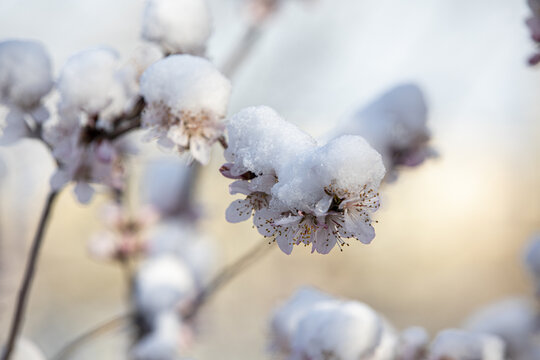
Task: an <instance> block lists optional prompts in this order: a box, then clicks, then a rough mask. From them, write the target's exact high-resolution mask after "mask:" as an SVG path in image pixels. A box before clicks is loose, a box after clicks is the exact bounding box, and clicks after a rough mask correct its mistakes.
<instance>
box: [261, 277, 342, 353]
mask: <svg viewBox="0 0 540 360" xmlns="http://www.w3.org/2000/svg"><path fill="white" fill-rule="evenodd" d="M329 300H332V297H331V296H330V295H328V294H325V293H323V292H321V291H319V290H316V289H313V288H309V287H302V288H300V289H298V290H297V291H296V292H295V293H294V295H293V296H292V297H291V298H290V299H289V300H288V301H287V302H286V303H284V304H283V305H282V306H281V307H279V308H277V309H276V310H275V311H274V315H273V316H272V320H271V324H270V325H271V329H272V348H273V349H274V350H277V351H282V352H286V353H288V352H290V351H291V345H292V344H291V340H292V337H293V335H294V334H295V333H296V332H297V330H298V323H299V322H300V320H301V319H302V318H303V317H304V315H305V314H306V313H307V312H308V311H309V310H310V309H311V308H312V307H313V306H315V304H317V303H320V302H325V301H329Z"/></svg>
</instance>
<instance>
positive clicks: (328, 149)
mask: <svg viewBox="0 0 540 360" xmlns="http://www.w3.org/2000/svg"><path fill="white" fill-rule="evenodd" d="M227 131H228V134H229V147H228V148H227V149H226V151H225V158H226V160H227V161H229V163H227V164H225V165H224V166H223V167H222V169H221V172H222V174H223V175H224V176H226V177H229V178H233V179H238V180H237V181H235V182H234V183H232V184H231V186H230V192H231V193H232V194H236V193H240V194H243V195H246V197H245V198H244V199H240V200H236V201H234V202H233V203H232V204H231V205H230V206H229V208H228V209H227V212H226V216H227V220H228V221H230V222H239V221H244V220H247V219H248V218H249V217H250V216H251V215H252V214H253V221H254V224H255V225H256V227H257V228H258V230H259V232H260V233H261V234H262V235H263V236H265V237H269V238H272V239H274V240H275V241H276V242H277V243H278V246H279V247H280V249H281V250H282V251H283V252H285V253H287V254H290V253H291V252H292V250H293V247H294V246H295V245H300V244H304V245H305V246H307V245H312V252H314V251H317V252H318V253H321V254H326V253H328V252H330V250H332V248H333V247H334V246H335V245H336V244H337V245H338V246H339V247H341V246H342V245H345V244H347V243H346V241H345V240H344V239H347V238H356V239H357V240H360V241H361V242H363V243H369V242H370V241H371V240H372V239H373V238H374V236H375V233H374V230H373V227H372V226H371V222H372V219H371V214H372V213H373V212H374V211H376V210H377V209H378V207H379V200H378V195H379V194H378V192H377V189H378V187H379V185H380V182H381V180H382V178H383V177H384V172H385V170H384V166H383V164H382V160H381V156H380V155H379V154H378V153H377V152H376V151H375V150H373V148H371V147H370V146H369V144H368V143H367V142H366V141H365V140H364V139H362V138H361V137H359V136H342V137H339V138H337V139H334V140H332V141H331V142H329V143H328V144H326V145H324V146H317V143H316V141H315V140H314V139H313V138H311V137H310V136H309V135H307V134H305V133H304V132H302V131H301V130H299V129H298V128H296V127H295V126H294V125H292V124H289V123H287V122H286V121H285V120H283V119H282V118H281V117H279V115H277V113H275V111H273V110H272V109H270V108H267V107H255V108H248V109H245V110H243V111H241V112H240V113H238V114H236V115H235V116H233V117H232V118H231V120H230V121H229V122H228V125H227Z"/></svg>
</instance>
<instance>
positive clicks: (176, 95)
mask: <svg viewBox="0 0 540 360" xmlns="http://www.w3.org/2000/svg"><path fill="white" fill-rule="evenodd" d="M230 92H231V84H230V82H229V80H228V79H227V78H225V77H224V76H223V75H222V74H221V73H220V72H219V71H218V70H217V69H216V68H215V67H214V65H212V64H211V63H210V62H209V61H208V60H206V59H203V58H200V57H196V56H191V55H173V56H169V57H167V58H165V59H163V60H160V61H158V62H156V63H154V64H153V65H151V66H150V67H149V68H148V69H147V70H146V71H145V72H144V73H143V75H142V77H141V94H142V96H143V97H144V99H145V100H146V103H147V107H146V109H145V111H144V113H143V117H142V123H143V127H146V128H150V129H151V132H150V134H149V135H150V137H156V138H159V139H160V143H161V144H162V145H164V146H166V147H175V148H177V149H178V150H179V151H185V150H188V149H189V150H190V152H191V155H193V157H194V158H195V159H197V160H198V161H199V162H201V163H203V164H206V163H208V161H209V159H210V146H211V145H212V144H213V143H214V142H216V141H217V139H218V138H219V137H220V136H221V135H222V133H223V127H224V125H223V123H222V122H221V121H220V120H221V119H222V118H223V117H224V116H225V114H226V112H227V105H228V102H229V95H230Z"/></svg>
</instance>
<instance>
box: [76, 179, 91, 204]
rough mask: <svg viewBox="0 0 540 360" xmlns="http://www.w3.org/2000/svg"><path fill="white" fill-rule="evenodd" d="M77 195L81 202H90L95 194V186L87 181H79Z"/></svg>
mask: <svg viewBox="0 0 540 360" xmlns="http://www.w3.org/2000/svg"><path fill="white" fill-rule="evenodd" d="M74 192H75V196H77V200H79V202H80V203H81V204H88V203H89V202H90V200H91V199H92V196H93V195H94V192H95V190H94V188H93V187H92V186H90V184H88V183H87V182H83V181H79V182H77V183H76V184H75V189H74Z"/></svg>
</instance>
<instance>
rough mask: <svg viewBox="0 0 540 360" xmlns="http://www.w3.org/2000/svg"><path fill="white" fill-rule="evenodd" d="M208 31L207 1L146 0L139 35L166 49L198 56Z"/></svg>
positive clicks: (208, 34) (209, 31)
mask: <svg viewBox="0 0 540 360" xmlns="http://www.w3.org/2000/svg"><path fill="white" fill-rule="evenodd" d="M211 30H212V29H211V20H210V12H209V9H208V5H207V3H206V0H146V4H145V8H144V13H143V24H142V37H143V38H144V39H146V40H148V41H153V42H155V43H157V44H159V45H160V46H161V47H162V48H163V50H164V51H165V52H168V53H173V54H175V53H176V54H180V53H182V54H184V53H185V54H194V55H200V54H202V53H204V50H205V48H206V42H207V41H208V38H209V37H210V33H211Z"/></svg>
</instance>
